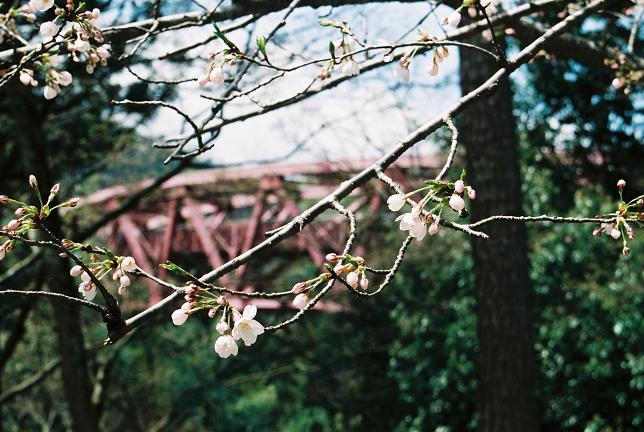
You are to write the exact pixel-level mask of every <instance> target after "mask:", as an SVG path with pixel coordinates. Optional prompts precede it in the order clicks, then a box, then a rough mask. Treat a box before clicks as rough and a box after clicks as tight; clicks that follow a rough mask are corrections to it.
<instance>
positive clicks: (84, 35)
mask: <svg viewBox="0 0 644 432" xmlns="http://www.w3.org/2000/svg"><path fill="white" fill-rule="evenodd" d="M54 6H55V5H54V1H53V0H31V1H30V2H29V3H28V4H26V5H24V6H22V7H20V8H19V9H10V12H8V13H7V14H5V15H10V16H11V17H12V19H14V20H15V17H17V16H24V17H25V18H26V19H27V21H28V22H35V21H36V20H37V18H38V17H37V16H36V14H37V13H40V12H46V11H48V10H49V9H51V8H52V7H54ZM84 8H85V3H82V2H79V3H77V4H75V2H74V1H73V0H67V2H66V3H65V6H64V7H56V8H55V10H54V19H53V20H51V21H44V22H42V23H41V24H40V25H39V33H40V35H41V36H42V37H43V39H44V43H43V51H45V52H44V53H43V54H41V55H39V56H37V57H34V59H33V60H32V61H31V62H29V64H28V65H23V67H21V68H20V69H19V70H16V66H14V67H12V68H9V70H8V71H7V73H12V71H16V72H18V78H19V80H20V82H21V83H22V84H23V85H25V86H30V87H37V86H38V85H39V83H42V84H43V87H44V89H43V96H44V98H45V99H48V100H49V99H53V98H55V97H56V96H58V95H59V94H60V92H61V89H62V87H67V86H69V85H70V84H71V83H72V75H71V74H70V73H69V72H68V71H66V70H64V68H63V64H62V63H63V60H62V56H61V55H58V53H57V51H56V50H57V46H58V45H61V46H64V47H65V48H66V51H67V53H68V55H69V57H70V58H71V60H72V61H74V62H81V60H82V59H84V60H85V62H86V66H85V70H86V71H87V73H89V74H92V73H94V70H95V69H96V67H97V66H98V65H99V64H100V65H103V66H104V65H106V64H107V59H108V58H109V57H110V54H109V51H108V50H107V48H106V47H104V46H99V45H100V44H102V43H103V42H104V37H103V32H102V31H101V29H100V28H99V27H98V26H97V20H98V18H99V17H100V15H101V13H100V10H99V9H96V8H95V9H93V10H92V11H85V10H84ZM3 17H4V15H0V21H1V20H2V18H3ZM5 25H6V24H5ZM14 26H15V24H14ZM1 39H2V34H1V33H0V43H1V42H2V40H1ZM48 50H49V51H48Z"/></svg>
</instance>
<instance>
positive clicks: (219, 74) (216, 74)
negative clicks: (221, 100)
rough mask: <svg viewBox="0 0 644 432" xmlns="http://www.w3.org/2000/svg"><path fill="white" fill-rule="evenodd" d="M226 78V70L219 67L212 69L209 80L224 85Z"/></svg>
mask: <svg viewBox="0 0 644 432" xmlns="http://www.w3.org/2000/svg"><path fill="white" fill-rule="evenodd" d="M225 78H226V75H225V74H224V69H223V68H222V67H219V66H215V67H214V68H212V70H211V71H210V74H209V75H208V79H209V80H210V82H211V83H213V84H223V82H224V80H225Z"/></svg>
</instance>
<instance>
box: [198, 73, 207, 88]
mask: <svg viewBox="0 0 644 432" xmlns="http://www.w3.org/2000/svg"><path fill="white" fill-rule="evenodd" d="M209 82H210V77H209V76H208V75H201V76H200V77H199V78H198V79H197V84H198V85H199V87H205V86H206V85H207V84H208V83H209Z"/></svg>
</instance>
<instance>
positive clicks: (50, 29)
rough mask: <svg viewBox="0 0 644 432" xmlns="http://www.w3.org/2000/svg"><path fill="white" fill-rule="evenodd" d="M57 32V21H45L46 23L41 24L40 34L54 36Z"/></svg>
mask: <svg viewBox="0 0 644 432" xmlns="http://www.w3.org/2000/svg"><path fill="white" fill-rule="evenodd" d="M56 33H58V26H57V25H56V23H55V22H53V21H45V22H44V23H42V24H40V34H42V35H43V37H46V38H50V37H54V36H55V35H56Z"/></svg>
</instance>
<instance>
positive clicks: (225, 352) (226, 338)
mask: <svg viewBox="0 0 644 432" xmlns="http://www.w3.org/2000/svg"><path fill="white" fill-rule="evenodd" d="M238 351H239V348H238V347H237V342H235V339H234V338H233V337H232V336H231V335H229V334H225V335H221V336H219V337H218V338H217V340H216V341H215V352H216V353H217V354H219V357H221V358H228V357H230V356H231V355H233V356H236V355H237V352H238Z"/></svg>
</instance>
